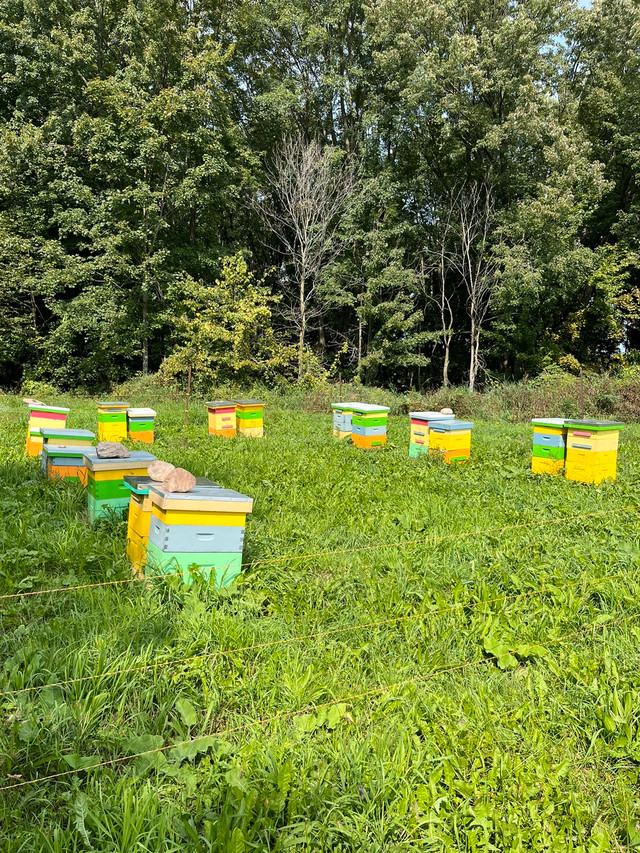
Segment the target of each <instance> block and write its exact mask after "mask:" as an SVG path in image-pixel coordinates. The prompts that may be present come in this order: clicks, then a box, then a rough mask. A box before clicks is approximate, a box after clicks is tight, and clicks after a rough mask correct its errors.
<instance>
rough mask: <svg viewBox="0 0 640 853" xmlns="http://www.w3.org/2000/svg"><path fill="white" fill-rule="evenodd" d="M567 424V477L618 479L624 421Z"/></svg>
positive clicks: (592, 480)
mask: <svg viewBox="0 0 640 853" xmlns="http://www.w3.org/2000/svg"><path fill="white" fill-rule="evenodd" d="M565 424H566V426H567V457H566V464H565V476H566V477H567V479H568V480H578V481H579V482H581V483H601V482H602V481H603V480H615V478H616V466H617V461H618V438H619V435H620V430H621V429H622V427H623V424H621V423H619V422H618V421H565Z"/></svg>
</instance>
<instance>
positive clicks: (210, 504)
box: [149, 483, 253, 512]
mask: <svg viewBox="0 0 640 853" xmlns="http://www.w3.org/2000/svg"><path fill="white" fill-rule="evenodd" d="M149 495H150V497H151V500H152V502H153V503H154V504H156V505H157V506H159V507H160V509H176V508H180V509H186V510H188V509H192V508H194V509H195V508H196V506H197V509H198V510H200V509H204V508H206V509H207V510H211V511H215V510H218V511H221V512H251V511H252V509H253V498H250V497H248V496H247V495H243V494H241V493H240V492H235V491H234V490H233V489H223V488H221V487H220V486H201V485H198V484H196V485H195V487H194V488H193V489H191V490H190V491H188V492H167V491H165V489H163V488H162V486H161V485H160V484H159V483H158V484H156V485H153V486H152V485H150V486H149Z"/></svg>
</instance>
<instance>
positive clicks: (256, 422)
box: [236, 400, 264, 438]
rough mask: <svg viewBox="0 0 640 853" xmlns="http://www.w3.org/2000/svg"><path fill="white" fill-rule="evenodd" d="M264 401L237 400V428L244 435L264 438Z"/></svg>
mask: <svg viewBox="0 0 640 853" xmlns="http://www.w3.org/2000/svg"><path fill="white" fill-rule="evenodd" d="M263 410H264V403H263V402H262V400H236V428H237V430H238V432H239V433H241V434H242V435H247V436H249V437H250V438H262V437H263V435H264V421H263Z"/></svg>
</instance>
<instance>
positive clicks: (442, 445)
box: [429, 420, 473, 463]
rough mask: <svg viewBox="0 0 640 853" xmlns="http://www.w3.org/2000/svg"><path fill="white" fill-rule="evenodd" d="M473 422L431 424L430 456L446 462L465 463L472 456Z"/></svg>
mask: <svg viewBox="0 0 640 853" xmlns="http://www.w3.org/2000/svg"><path fill="white" fill-rule="evenodd" d="M472 429H473V423H472V422H471V421H456V420H453V421H436V422H434V423H431V424H429V455H430V456H438V457H439V458H441V459H442V460H444V462H447V463H451V462H465V461H466V460H467V459H469V457H470V456H471V430H472Z"/></svg>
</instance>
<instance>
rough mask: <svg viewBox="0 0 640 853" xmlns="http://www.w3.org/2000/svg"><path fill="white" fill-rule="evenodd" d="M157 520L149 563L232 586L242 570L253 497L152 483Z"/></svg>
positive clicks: (168, 571) (153, 519) (162, 571)
mask: <svg viewBox="0 0 640 853" xmlns="http://www.w3.org/2000/svg"><path fill="white" fill-rule="evenodd" d="M149 496H150V498H151V521H150V526H149V544H148V547H147V565H148V566H149V569H150V570H151V571H154V572H158V573H160V574H173V573H174V572H176V571H182V578H183V581H184V583H186V584H190V583H191V582H192V581H193V573H194V572H196V573H197V574H198V576H200V577H203V578H204V579H205V580H209V581H211V580H213V582H214V583H215V585H216V586H227V585H228V584H230V583H231V582H232V581H233V580H235V578H236V577H237V576H238V574H239V573H240V570H241V568H242V548H243V545H244V531H245V525H246V517H247V514H248V513H250V512H251V511H252V508H253V500H252V498H249V497H247V496H246V495H241V494H239V493H238V492H234V491H232V490H231V489H222V488H220V487H219V486H199V485H196V486H195V487H194V488H193V489H191V491H189V492H185V493H177V492H166V491H164V490H163V489H162V487H161V486H160V485H151V486H149Z"/></svg>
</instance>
